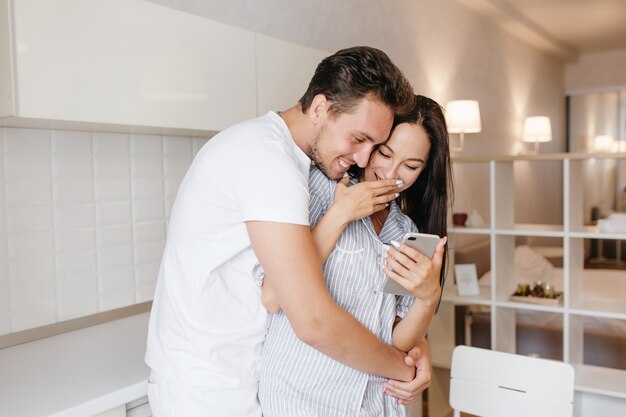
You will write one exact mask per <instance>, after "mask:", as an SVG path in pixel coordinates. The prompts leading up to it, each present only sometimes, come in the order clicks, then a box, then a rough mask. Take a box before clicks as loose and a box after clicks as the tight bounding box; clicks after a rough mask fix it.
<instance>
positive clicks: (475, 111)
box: [446, 100, 481, 133]
mask: <svg viewBox="0 0 626 417" xmlns="http://www.w3.org/2000/svg"><path fill="white" fill-rule="evenodd" d="M446 115H447V123H448V132H450V133H478V132H480V130H481V126H480V110H479V108H478V102H477V101H476V100H453V101H449V102H448V104H447V105H446Z"/></svg>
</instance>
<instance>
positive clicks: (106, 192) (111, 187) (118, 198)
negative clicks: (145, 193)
mask: <svg viewBox="0 0 626 417" xmlns="http://www.w3.org/2000/svg"><path fill="white" fill-rule="evenodd" d="M130 183H131V182H130V179H128V178H121V179H113V180H101V179H98V180H96V201H97V202H99V203H100V202H127V201H130V196H131V188H130Z"/></svg>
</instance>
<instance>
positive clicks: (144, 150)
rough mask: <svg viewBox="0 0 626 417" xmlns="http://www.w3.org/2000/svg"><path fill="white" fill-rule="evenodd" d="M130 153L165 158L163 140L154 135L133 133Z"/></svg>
mask: <svg viewBox="0 0 626 417" xmlns="http://www.w3.org/2000/svg"><path fill="white" fill-rule="evenodd" d="M130 153H131V155H141V156H148V155H154V156H158V157H159V158H163V140H162V138H161V137H159V136H154V135H132V136H131V138H130Z"/></svg>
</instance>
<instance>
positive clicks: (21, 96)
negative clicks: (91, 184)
mask: <svg viewBox="0 0 626 417" xmlns="http://www.w3.org/2000/svg"><path fill="white" fill-rule="evenodd" d="M5 1H6V0H5ZM11 4H12V5H14V23H15V26H14V32H13V35H14V37H13V40H12V43H11V45H12V48H13V51H12V53H13V55H12V57H13V59H14V64H13V67H14V68H15V70H16V77H15V81H14V89H15V92H16V93H17V98H16V100H15V103H16V109H15V114H14V115H13V116H15V117H22V118H36V119H52V120H67V121H79V122H91V123H106V124H120V125H130V126H155V127H164V128H185V129H197V130H219V129H222V128H224V127H227V126H230V125H231V124H233V123H236V122H238V121H241V120H244V119H247V118H250V117H254V116H255V115H256V94H255V57H254V46H255V45H254V32H251V31H246V30H243V29H239V28H235V27H231V26H227V25H224V24H221V23H218V22H214V21H211V20H208V19H205V18H202V17H199V16H194V15H191V14H188V13H184V12H180V11H177V10H173V9H170V8H167V7H163V6H159V5H156V4H153V3H150V2H147V1H142V0H55V1H48V0H14V1H13V2H11ZM4 49H5V48H4V47H3V48H2V51H4Z"/></svg>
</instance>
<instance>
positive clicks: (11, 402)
mask: <svg viewBox="0 0 626 417" xmlns="http://www.w3.org/2000/svg"><path fill="white" fill-rule="evenodd" d="M148 317H149V313H143V314H137V315H134V316H130V317H126V318H123V319H119V320H114V321H110V322H108V323H103V324H99V325H96V326H91V327H86V328H84V329H80V330H75V331H72V332H68V333H64V334H60V335H56V336H52V337H47V338H44V339H40V340H36V341H33V342H29V343H24V344H21V345H17V346H11V347H8V348H4V349H0V417H22V416H23V417H40V416H42V417H43V416H48V417H52V416H54V417H86V416H93V415H95V414H98V413H101V412H104V411H107V410H110V409H112V408H115V407H119V406H120V405H123V404H126V403H128V402H130V401H132V400H135V399H137V398H140V397H143V396H144V395H146V381H147V379H148V375H149V368H148V367H147V365H146V364H145V363H144V361H143V357H144V353H145V349H146V336H147V333H148Z"/></svg>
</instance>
